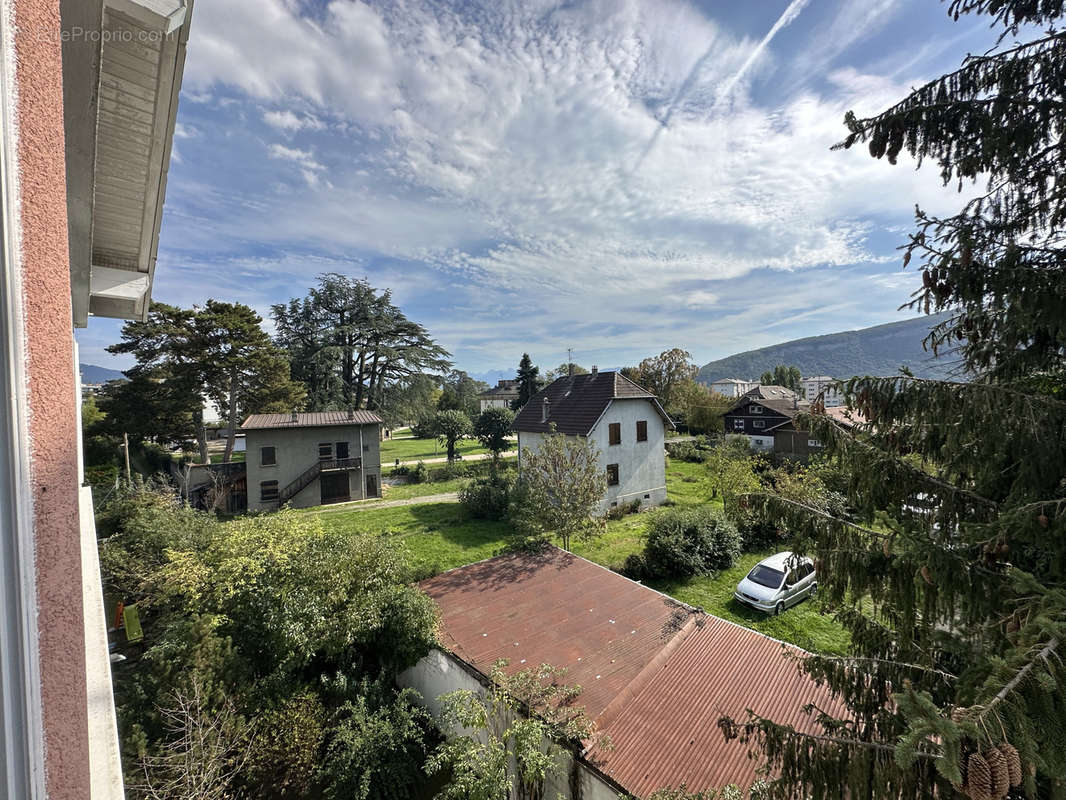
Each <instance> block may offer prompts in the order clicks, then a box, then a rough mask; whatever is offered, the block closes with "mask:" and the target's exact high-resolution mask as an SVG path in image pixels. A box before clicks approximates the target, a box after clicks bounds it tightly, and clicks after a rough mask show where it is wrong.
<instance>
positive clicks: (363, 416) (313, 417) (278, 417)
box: [241, 409, 384, 431]
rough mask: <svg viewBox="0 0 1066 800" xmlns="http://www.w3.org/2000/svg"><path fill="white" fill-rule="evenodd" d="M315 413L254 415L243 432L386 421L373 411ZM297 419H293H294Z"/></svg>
mask: <svg viewBox="0 0 1066 800" xmlns="http://www.w3.org/2000/svg"><path fill="white" fill-rule="evenodd" d="M348 413H349V412H347V411H315V412H311V413H298V414H252V415H250V416H249V417H248V419H246V420H245V421H244V424H243V425H241V430H242V431H250V430H263V429H266V428H326V427H332V426H334V425H381V424H384V420H382V419H381V417H379V416H378V415H377V414H375V413H374V412H373V411H363V410H362V409H360V410H358V411H353V412H351V413H352V416H350V417H349V416H348ZM294 416H295V417H296V419H293V417H294Z"/></svg>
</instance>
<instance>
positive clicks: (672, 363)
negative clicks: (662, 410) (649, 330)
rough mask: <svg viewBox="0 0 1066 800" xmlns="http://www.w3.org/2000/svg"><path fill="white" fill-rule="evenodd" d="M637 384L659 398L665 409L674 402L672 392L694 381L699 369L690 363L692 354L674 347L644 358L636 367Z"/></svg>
mask: <svg viewBox="0 0 1066 800" xmlns="http://www.w3.org/2000/svg"><path fill="white" fill-rule="evenodd" d="M637 371H638V372H639V375H640V377H639V379H638V380H637V383H639V384H640V385H641V386H643V387H644V388H645V389H647V390H648V391H649V392H651V393H652V394H654V395H655V396H656V397H658V398H659V401H660V402H661V403H662V404H663V405H664V406H666V407H670V406H671V405H672V404H673V402H674V392H675V391H676V389H677V388H678V387H679V386H680V385H681V384H682V383H684V382H685V381H692V380H695V379H696V375H697V373H699V368H698V367H697V366H696V365H695V364H693V363H692V353H690V352H688V351H687V350H682V349H681V348H680V347H675V348H673V349H672V350H664V351H663V352H661V353H659V355H657V356H653V357H652V358H645V359H644V360H643V361H641V362H640V366H639V367H637Z"/></svg>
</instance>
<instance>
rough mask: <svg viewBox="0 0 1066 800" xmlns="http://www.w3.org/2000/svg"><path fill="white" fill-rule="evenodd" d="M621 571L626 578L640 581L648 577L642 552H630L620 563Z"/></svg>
mask: <svg viewBox="0 0 1066 800" xmlns="http://www.w3.org/2000/svg"><path fill="white" fill-rule="evenodd" d="M621 573H622V574H623V575H625V576H626V577H627V578H632V579H633V580H635V581H642V580H644V579H646V578H647V577H648V564H647V562H646V561H645V560H644V554H643V553H630V554H629V555H628V556H626V560H625V563H624V564H622V569H621Z"/></svg>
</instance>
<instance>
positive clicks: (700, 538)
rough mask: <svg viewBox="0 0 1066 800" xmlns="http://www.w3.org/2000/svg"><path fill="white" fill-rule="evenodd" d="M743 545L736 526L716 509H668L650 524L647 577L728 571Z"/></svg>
mask: <svg viewBox="0 0 1066 800" xmlns="http://www.w3.org/2000/svg"><path fill="white" fill-rule="evenodd" d="M740 544H741V539H740V534H739V533H738V532H737V528H736V525H734V524H733V523H732V522H731V521H730V520H729V519H728V518H727V517H726V516H725V514H724V513H722V511H720V510H719V509H717V508H711V507H698V508H684V507H681V508H669V509H665V510H662V511H660V512H659V513H657V514H656V515H655V516H654V517H653V518H652V520H651V523H650V524H649V525H648V533H647V543H646V544H645V546H644V561H645V564H646V570H647V575H648V577H652V578H683V577H687V576H689V575H707V574H710V573H712V572H716V571H718V570H721V569H726V568H727V567H731V566H732V565H733V562H735V561H736V559H737V556H739V555H740Z"/></svg>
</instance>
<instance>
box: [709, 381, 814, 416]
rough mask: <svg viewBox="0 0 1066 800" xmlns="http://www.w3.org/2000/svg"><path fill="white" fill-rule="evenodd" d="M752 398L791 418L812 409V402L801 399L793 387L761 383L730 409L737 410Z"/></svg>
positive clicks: (742, 396) (741, 397)
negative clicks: (787, 387)
mask: <svg viewBox="0 0 1066 800" xmlns="http://www.w3.org/2000/svg"><path fill="white" fill-rule="evenodd" d="M752 400H754V401H755V402H757V403H758V404H759V405H761V406H766V408H769V409H772V410H773V411H776V412H777V413H778V414H783V415H785V416H786V417H788V418H789V419H792V418H793V417H794V416H796V415H797V414H799V413H801V412H805V411H810V409H811V404H810V403H808V402H807V401H806V400H801V399H800V398H799V397H798V395H797V394H796V393H795V392H793V391H792V390H791V389H786V388H785V387H784V386H763V385H761V384H760V385H759V386H756V387H755V388H754V389H752V390H751V391H750V392H746V393H745V394H742V395H741V396H740V398H739V399H738V400H737V402H736V403H734V404H733V407H732V408H731V409H729V410H730V412H732V411H736V410H737V409H738V408H740V407H742V406H746V405H748V404H750V403H751V401H752Z"/></svg>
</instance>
